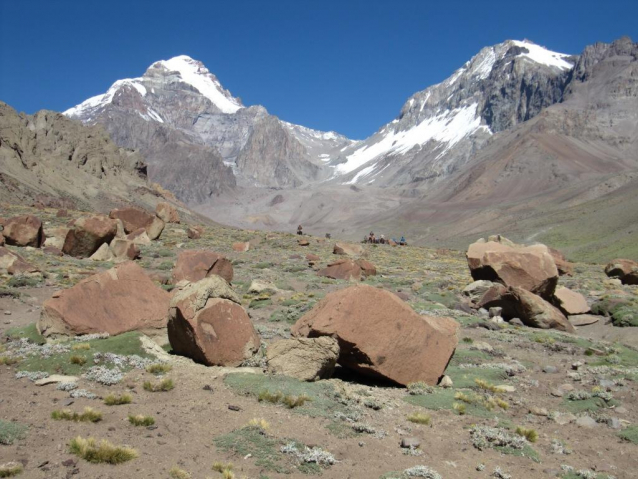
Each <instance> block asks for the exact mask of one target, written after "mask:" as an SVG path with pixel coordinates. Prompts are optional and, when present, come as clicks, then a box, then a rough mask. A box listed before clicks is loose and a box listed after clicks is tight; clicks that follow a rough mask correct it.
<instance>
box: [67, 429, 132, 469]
mask: <svg viewBox="0 0 638 479" xmlns="http://www.w3.org/2000/svg"><path fill="white" fill-rule="evenodd" d="M69 451H70V452H71V454H75V455H76V456H78V457H80V458H82V459H84V460H85V461H88V462H92V463H95V464H102V463H104V464H121V463H123V462H127V461H130V460H131V459H135V458H136V457H138V456H139V453H138V452H137V451H136V450H135V449H131V448H130V447H125V446H115V445H113V444H111V443H110V442H108V441H106V440H102V441H100V442H99V444H98V443H97V441H96V440H95V439H94V438H92V437H89V438H88V439H84V438H83V437H81V436H78V437H76V438H74V439H71V442H70V443H69Z"/></svg>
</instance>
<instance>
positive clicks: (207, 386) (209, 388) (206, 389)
mask: <svg viewBox="0 0 638 479" xmlns="http://www.w3.org/2000/svg"><path fill="white" fill-rule="evenodd" d="M203 389H204V391H212V390H213V386H211V385H210V384H207V385H206V386H204V388H203Z"/></svg>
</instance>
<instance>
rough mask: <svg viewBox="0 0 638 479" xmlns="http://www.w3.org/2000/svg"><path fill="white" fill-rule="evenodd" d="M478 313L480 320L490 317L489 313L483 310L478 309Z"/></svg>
mask: <svg viewBox="0 0 638 479" xmlns="http://www.w3.org/2000/svg"><path fill="white" fill-rule="evenodd" d="M478 313H479V316H481V317H482V318H489V317H490V313H489V312H488V310H487V309H485V308H481V309H479V310H478Z"/></svg>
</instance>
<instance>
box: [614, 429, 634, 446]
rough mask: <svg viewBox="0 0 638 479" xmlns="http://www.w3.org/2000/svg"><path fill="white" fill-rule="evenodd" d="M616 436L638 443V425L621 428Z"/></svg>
mask: <svg viewBox="0 0 638 479" xmlns="http://www.w3.org/2000/svg"><path fill="white" fill-rule="evenodd" d="M618 437H620V438H621V439H622V440H623V441H628V442H631V443H634V444H638V426H629V427H628V428H627V429H623V430H622V431H620V432H619V433H618Z"/></svg>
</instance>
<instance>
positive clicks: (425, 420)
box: [408, 412, 432, 426]
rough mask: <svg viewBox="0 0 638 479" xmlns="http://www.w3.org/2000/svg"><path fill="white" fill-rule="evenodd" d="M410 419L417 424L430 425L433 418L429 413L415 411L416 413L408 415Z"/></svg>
mask: <svg viewBox="0 0 638 479" xmlns="http://www.w3.org/2000/svg"><path fill="white" fill-rule="evenodd" d="M408 421H410V422H413V423H415V424H425V425H426V426H429V425H430V422H431V421H432V418H431V417H430V415H429V414H423V413H421V412H415V413H414V414H410V415H409V416H408Z"/></svg>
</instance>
